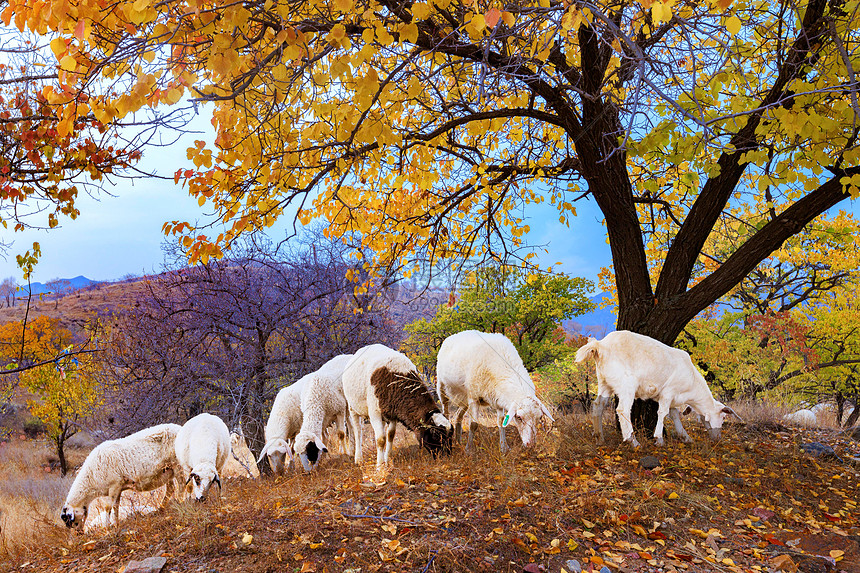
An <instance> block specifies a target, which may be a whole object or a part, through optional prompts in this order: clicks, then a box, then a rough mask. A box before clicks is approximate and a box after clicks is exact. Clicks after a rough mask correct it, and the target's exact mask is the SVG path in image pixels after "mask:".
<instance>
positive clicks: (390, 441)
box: [385, 422, 397, 464]
mask: <svg viewBox="0 0 860 573" xmlns="http://www.w3.org/2000/svg"><path fill="white" fill-rule="evenodd" d="M396 433H397V422H388V423H387V424H386V425H385V438H386V439H385V463H386V464H387V463H388V458H389V457H390V456H391V447H392V446H393V445H394V436H395V434H396Z"/></svg>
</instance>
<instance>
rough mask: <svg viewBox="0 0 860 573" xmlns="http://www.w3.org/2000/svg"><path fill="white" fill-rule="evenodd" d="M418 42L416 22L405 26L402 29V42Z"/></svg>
mask: <svg viewBox="0 0 860 573" xmlns="http://www.w3.org/2000/svg"><path fill="white" fill-rule="evenodd" d="M416 40H418V25H417V24H416V23H415V22H411V23H409V24H406V25H404V26H403V27H402V28H400V41H401V42H409V43H412V44H414V43H415V41H416Z"/></svg>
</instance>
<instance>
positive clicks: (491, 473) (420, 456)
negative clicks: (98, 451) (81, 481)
mask: <svg viewBox="0 0 860 573" xmlns="http://www.w3.org/2000/svg"><path fill="white" fill-rule="evenodd" d="M804 432H806V433H801V431H800V430H788V429H786V428H782V427H780V426H778V425H772V424H771V425H770V426H763V425H752V424H750V425H747V426H742V425H739V424H738V425H731V426H730V427H728V428H726V431H725V435H724V438H723V440H722V441H720V442H719V443H716V444H714V443H712V442H710V441H708V440H707V438H706V436H705V434H704V432H703V431H701V430H700V429H699V428H692V431H691V434H692V435H693V436H694V438H695V440H696V441H695V443H693V444H689V445H688V444H683V443H679V442H673V441H670V442H669V444H668V445H667V447H665V448H660V449H657V448H655V447H653V446H650V445H645V446H643V447H642V448H641V449H640V450H637V451H634V450H631V449H630V448H629V447H627V446H626V445H619V444H617V443H615V444H612V445H609V446H606V447H598V446H596V445H595V444H594V440H593V439H592V437H591V432H590V428H589V426H588V423H587V420H586V419H585V418H583V417H571V416H569V417H565V418H563V419H560V420H558V421H557V423H556V426H555V429H553V430H552V432H551V433H550V434H546V433H544V435H543V436H542V439H541V440H540V441H539V443H538V445H537V447H536V449H535V450H532V451H522V450H514V451H513V452H512V453H511V454H509V455H508V456H506V457H503V456H500V455H499V454H498V451H497V447H498V446H497V441H496V438H495V437H494V436H493V435H492V433H491V432H489V431H485V432H483V433H482V436H481V441H480V442H481V447H480V449H479V451H478V453H477V454H476V455H474V456H473V455H467V454H465V453H464V452H462V451H461V450H457V451H456V452H455V453H454V455H453V456H452V457H448V458H443V459H440V460H436V461H434V460H432V459H431V458H430V457H429V456H427V455H425V454H424V453H423V452H418V451H417V447H416V446H414V445H413V444H412V438H411V436H409V437H408V439H407V438H406V437H405V436H404V437H403V438H401V439H400V444H399V447H398V448H397V449H396V450H395V455H394V463H393V466H392V467H391V468H390V469H389V471H388V472H387V473H383V474H377V473H375V472H374V471H373V469H372V467H371V466H370V465H368V466H367V467H365V468H357V467H355V466H354V465H353V464H352V463H350V462H349V461H347V460H344V459H331V460H329V461H327V462H326V463H324V464H323V465H322V466H321V468H320V471H317V472H315V473H313V474H304V473H298V472H295V473H290V474H288V475H287V476H285V477H279V478H271V477H269V478H263V479H260V480H250V479H231V480H229V481H228V482H227V483H225V486H224V492H223V497H222V498H221V500H220V501H212V502H207V503H206V504H195V503H181V504H180V503H174V504H172V505H171V506H170V507H169V508H168V509H166V510H164V511H161V512H158V513H155V514H150V515H146V516H139V517H134V518H131V519H129V520H128V521H125V522H123V523H122V524H121V526H120V527H118V528H115V529H110V530H108V531H104V532H95V533H91V534H81V533H76V532H69V531H67V530H65V529H64V528H63V527H62V525H61V524H60V522H59V520H58V519H57V517H56V515H54V516H53V523H52V524H50V527H47V529H45V530H44V531H42V532H41V533H40V536H39V539H38V540H34V539H32V538H30V537H28V538H27V539H28V540H29V541H30V543H29V548H28V549H26V550H24V551H21V552H20V553H18V554H16V555H15V556H14V557H12V558H9V559H7V560H6V561H5V562H2V560H0V571H22V570H23V571H40V572H60V571H62V572H74V571H104V572H116V571H121V570H122V568H123V567H124V566H125V565H126V564H127V563H128V562H129V561H130V560H132V559H143V558H145V557H150V556H164V557H165V558H166V559H167V567H166V568H165V571H176V572H189V573H190V572H197V571H225V572H226V571H229V572H264V571H272V572H274V571H295V572H301V571H305V572H309V571H315V572H323V571H330V572H335V571H352V572H356V571H359V570H360V571H362V572H375V571H416V572H422V573H427V572H430V571H434V572H443V571H452V572H453V571H487V572H516V573H519V572H521V571H523V569H524V567H526V566H527V565H528V564H529V563H534V564H535V565H533V566H532V567H535V566H540V567H541V568H542V569H529V571H538V570H545V571H548V572H552V573H558V572H559V571H561V569H562V568H563V567H566V568H567V570H568V571H570V565H569V564H568V563H567V562H568V560H572V559H575V560H577V561H578V562H579V563H580V564H583V565H586V567H585V570H586V571H588V570H592V569H593V570H594V571H597V570H599V569H600V568H601V567H602V566H608V567H609V568H610V571H613V572H614V571H623V572H631V571H633V572H650V573H653V572H656V571H663V572H668V571H718V572H721V573H725V572H730V571H731V572H751V571H768V570H770V568H771V567H772V565H773V564H774V563H775V560H776V559H781V558H782V557H781V556H782V555H787V556H788V558H789V559H791V560H792V561H793V562H794V563H802V562H804V561H806V562H808V563H807V565H808V566H810V567H812V566H818V567H824V568H822V569H809V568H806V569H802V570H807V571H813V570H821V571H836V570H837V569H836V568H835V567H832V566H831V565H829V564H828V565H826V566H825V565H822V563H829V562H828V561H827V560H826V559H824V558H822V557H813V555H824V557H826V558H827V559H830V560H832V561H834V562H836V560H838V566H839V567H841V568H842V570H844V571H849V572H851V571H860V552H858V549H857V544H856V541H857V540H858V539H860V537H858V534H860V514H858V510H857V500H858V499H860V491H858V488H860V485H858V484H860V479H858V478H860V476H859V475H858V472H857V470H856V469H855V468H854V467H851V466H850V465H849V464H848V463H847V462H840V461H836V460H832V461H827V460H817V459H813V458H811V457H809V456H807V455H806V454H803V453H802V452H801V451H800V450H799V448H798V446H797V442H798V441H800V440H810V439H814V440H817V441H826V442H829V443H831V444H833V445H834V446H835V447H836V448H837V452H838V453H840V454H841V455H842V456H843V460H847V458H848V456H849V455H857V453H858V449H857V443H856V442H852V441H851V440H847V439H843V438H842V437H840V436H838V435H837V434H835V433H834V432H833V431H818V432H813V433H808V431H804ZM367 433H369V432H367ZM367 433H366V434H367ZM401 435H403V433H402V432H401ZM616 439H617V438H616ZM365 448H366V449H365V452H366V454H370V452H371V451H372V449H371V444H370V441H369V440H368V441H366V444H365ZM852 448H853V449H852ZM646 454H653V455H656V456H658V458H659V459H660V462H661V463H660V466H659V467H657V468H656V469H653V470H646V469H642V467H640V460H642V458H643V456H645V455H646ZM368 457H369V458H373V456H372V455H369V456H366V459H367V458H368ZM55 509H56V510H59V507H57V508H55ZM48 519H50V517H48ZM808 538H810V539H813V541H816V540H817V542H818V546H811V545H809V544H808V543H807V542H808V541H809V539H808ZM795 539H798V541H797V542H795V541H794V540H795Z"/></svg>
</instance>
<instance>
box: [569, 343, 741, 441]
mask: <svg viewBox="0 0 860 573" xmlns="http://www.w3.org/2000/svg"><path fill="white" fill-rule="evenodd" d="M592 357H593V358H594V360H595V362H596V363H597V399H596V400H595V402H594V410H593V421H594V425H595V427H596V428H599V435H600V440H601V441H603V409H604V408H605V407H606V405H607V404H608V403H609V401H610V400H611V399H612V395H613V394H614V395H616V396H618V407H617V410H616V411H617V412H618V422H619V423H620V424H621V434H622V436H623V437H624V440H625V441H628V442H630V443H631V444H633V446H634V447H639V442H638V441H637V440H636V437H635V436H634V435H633V425H632V424H631V422H630V409H631V407H632V406H633V400H634V399H636V398H643V399H652V400H656V401H657V403H658V408H657V427H656V428H655V429H654V437H655V438H656V440H657V445H663V421H664V419H665V418H666V415H667V414H669V413H670V409H672V408H675V409H677V408H681V407H682V406H684V405H687V406H689V407H690V408H691V409H692V410H694V411H695V412H697V413H698V414H701V416H702V418H703V422H704V424H705V427H706V428H707V429H708V433H709V434H710V436H711V438H712V439H714V440H719V439H720V429H721V428H722V426H723V421H724V420H725V419H726V416H728V415H733V416H736V417H737V418H738V419H740V416H738V415H737V414H736V413H735V411H734V410H732V409H731V408H729V407H728V406H726V405H725V404H723V403H722V402H720V401H719V400H715V399H714V396H713V395H712V394H711V390H710V388H708V384H707V382H705V379H704V378H703V377H702V375H701V374H700V373H699V371H698V370H697V369H696V367H695V366H693V361H692V360H691V359H690V355H689V354H687V353H686V352H684V351H683V350H681V349H679V348H672V347H671V346H667V345H665V344H663V343H662V342H659V341H657V340H654V339H653V338H650V337H648V336H644V335H642V334H636V333H635V332H629V331H626V330H619V331H615V332H610V333H609V334H607V335H606V336H605V337H604V338H603V340H600V341H598V340H594V339H593V338H591V339H589V341H588V342H587V343H586V344H584V345H583V346H582V347H581V348H580V349H579V350H577V351H576V361H577V362H584V361H585V360H587V359H588V358H592ZM672 420H673V421H674V420H677V421H676V423H675V424H676V425H675V428H676V429H677V430H679V433H681V434H682V436H685V435H686V432H684V431H683V427H681V426H680V419H678V417H677V413H673V414H672ZM688 437H689V436H688Z"/></svg>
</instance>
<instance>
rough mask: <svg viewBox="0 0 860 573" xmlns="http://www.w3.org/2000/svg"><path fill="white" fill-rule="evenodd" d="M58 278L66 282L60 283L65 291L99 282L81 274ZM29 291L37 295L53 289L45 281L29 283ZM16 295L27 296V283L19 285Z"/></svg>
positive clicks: (79, 288)
mask: <svg viewBox="0 0 860 573" xmlns="http://www.w3.org/2000/svg"><path fill="white" fill-rule="evenodd" d="M59 280H60V281H66V282H63V283H61V284H62V287H61V288H62V289H63V290H65V291H66V292H67V293H68V292H72V291H76V290H81V289H82V288H86V287H88V286H92V285H94V284H98V283H99V281H94V280H92V279H88V278H87V277H85V276H82V275H78V276H76V277H75V278H73V279H59ZM48 282H49V283H50V282H53V281H48ZM30 292H32V293H33V295H38V294H45V293H50V292H53V289H51V288H50V287H49V286H48V285H47V284H45V283H30ZM18 296H19V297H20V296H25V297H26V296H27V285H21V291H20V292H19V293H18Z"/></svg>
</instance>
